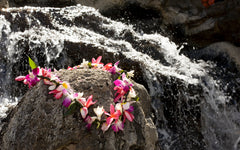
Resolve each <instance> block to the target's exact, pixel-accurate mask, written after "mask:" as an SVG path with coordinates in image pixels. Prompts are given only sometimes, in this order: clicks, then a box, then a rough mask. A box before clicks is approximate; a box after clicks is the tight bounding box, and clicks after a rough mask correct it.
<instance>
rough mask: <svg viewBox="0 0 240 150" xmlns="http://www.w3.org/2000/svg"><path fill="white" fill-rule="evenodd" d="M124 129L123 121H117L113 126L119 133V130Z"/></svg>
mask: <svg viewBox="0 0 240 150" xmlns="http://www.w3.org/2000/svg"><path fill="white" fill-rule="evenodd" d="M123 128H124V123H123V122H122V121H121V120H118V121H116V122H115V123H114V124H113V125H112V129H113V131H115V132H118V131H119V130H122V131H123Z"/></svg>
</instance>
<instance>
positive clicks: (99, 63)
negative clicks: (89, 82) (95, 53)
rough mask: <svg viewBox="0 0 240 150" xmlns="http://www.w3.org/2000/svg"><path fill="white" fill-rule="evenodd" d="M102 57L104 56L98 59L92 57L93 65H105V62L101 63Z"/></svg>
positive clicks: (96, 66) (99, 66)
mask: <svg viewBox="0 0 240 150" xmlns="http://www.w3.org/2000/svg"><path fill="white" fill-rule="evenodd" d="M101 59H102V56H99V57H98V58H97V60H95V58H92V66H93V67H94V68H101V67H103V65H104V64H103V63H101Z"/></svg>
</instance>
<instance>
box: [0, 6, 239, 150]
mask: <svg viewBox="0 0 240 150" xmlns="http://www.w3.org/2000/svg"><path fill="white" fill-rule="evenodd" d="M0 30H1V33H0V36H1V43H0V48H1V51H0V52H1V55H0V58H1V60H0V62H1V64H0V77H1V78H0V83H1V87H0V98H1V100H0V102H1V107H0V115H1V116H0V117H1V118H3V117H5V116H6V114H5V113H6V111H7V108H8V107H10V106H11V105H12V104H13V105H15V104H16V103H17V101H18V98H17V97H21V96H22V95H23V94H24V92H25V91H26V90H27V88H25V89H22V85H21V88H19V87H20V86H19V85H18V83H16V82H15V81H14V78H15V77H16V76H18V75H21V74H22V75H24V74H26V72H27V70H28V69H29V68H28V63H27V57H26V56H27V55H29V56H31V57H32V59H34V60H35V61H36V62H37V63H38V64H39V65H40V66H47V67H51V68H57V69H59V68H66V67H67V66H68V65H69V66H73V65H77V64H80V62H81V61H82V59H83V58H86V59H89V60H90V58H92V57H97V56H98V55H103V58H104V60H103V61H105V62H107V61H109V60H111V62H114V61H115V62H116V61H117V60H118V59H120V61H121V63H120V64H122V66H121V67H122V68H124V69H134V70H135V71H136V77H135V80H136V81H137V82H139V83H142V84H144V85H145V86H146V88H147V89H148V90H149V93H150V95H151V97H152V108H153V116H152V117H153V118H154V120H155V124H156V126H157V128H158V133H159V143H158V146H159V147H160V148H161V149H163V150H164V149H166V150H168V149H169V150H170V149H171V150H172V149H209V150H212V149H213V150H215V149H237V148H238V142H239V141H240V140H239V139H240V138H239V136H240V129H239V127H240V125H239V124H240V120H239V116H240V114H239V110H238V108H237V107H236V106H235V105H233V104H229V102H230V101H231V100H232V99H233V98H232V96H231V94H230V95H228V94H227V93H225V91H226V90H225V89H224V87H223V86H222V84H221V83H222V81H220V80H218V79H217V78H215V77H216V76H214V75H211V73H209V72H211V71H213V70H214V63H212V62H208V61H204V60H200V59H199V60H195V61H194V60H193V59H192V60H191V59H190V58H188V57H186V56H184V55H181V54H179V51H180V50H179V49H177V45H175V44H174V43H172V42H170V41H169V39H168V38H166V37H163V36H162V35H160V34H157V33H155V34H144V33H138V32H135V31H134V30H133V28H132V26H128V25H125V24H123V23H121V22H117V21H113V20H111V19H109V18H107V17H104V16H102V15H101V14H100V13H99V12H98V11H97V10H95V9H93V8H90V7H85V6H81V5H78V6H72V7H65V8H39V7H24V8H9V9H5V10H3V11H2V12H1V13H0ZM236 81H237V80H236ZM218 82H220V83H218ZM239 82H240V81H239V80H238V82H237V83H239ZM237 85H239V84H236V85H234V87H237ZM237 88H239V86H238V87H237ZM236 92H238V89H237V90H236V91H235V92H232V94H236ZM225 136H226V137H225Z"/></svg>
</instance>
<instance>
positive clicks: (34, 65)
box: [28, 57, 37, 70]
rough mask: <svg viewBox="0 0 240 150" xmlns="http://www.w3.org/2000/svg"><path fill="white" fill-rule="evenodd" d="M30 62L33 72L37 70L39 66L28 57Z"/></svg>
mask: <svg viewBox="0 0 240 150" xmlns="http://www.w3.org/2000/svg"><path fill="white" fill-rule="evenodd" d="M28 61H29V65H30V67H31V68H32V70H33V69H35V68H37V65H36V64H35V62H34V61H33V60H32V59H31V58H30V57H28Z"/></svg>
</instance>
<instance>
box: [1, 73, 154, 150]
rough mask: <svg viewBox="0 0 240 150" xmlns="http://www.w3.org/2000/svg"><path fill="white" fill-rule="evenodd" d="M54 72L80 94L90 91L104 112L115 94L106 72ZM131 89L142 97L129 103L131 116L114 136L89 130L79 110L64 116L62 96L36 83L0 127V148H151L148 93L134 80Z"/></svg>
mask: <svg viewBox="0 0 240 150" xmlns="http://www.w3.org/2000/svg"><path fill="white" fill-rule="evenodd" d="M58 74H59V76H60V78H61V79H62V80H63V81H67V82H69V83H70V85H71V87H72V88H73V89H74V90H76V91H83V92H84V96H89V95H90V94H93V97H94V100H98V104H99V105H103V106H104V108H105V109H106V110H109V105H110V103H112V102H113V95H114V93H113V92H114V91H113V87H114V85H113V77H112V76H111V74H110V73H108V72H105V71H101V70H91V69H86V70H72V71H66V70H61V71H60V72H59V73H58ZM134 88H135V89H136V91H137V93H138V94H139V96H141V97H140V103H139V102H137V103H135V104H134V108H135V110H134V116H135V120H134V122H132V123H131V122H127V123H126V124H125V127H124V131H123V132H119V133H116V134H114V132H113V131H112V130H108V131H107V132H105V133H103V132H102V131H101V130H100V129H96V126H95V125H94V126H92V128H91V130H90V131H88V130H86V127H85V125H86V124H85V122H84V121H83V120H82V119H80V118H81V117H80V113H79V112H76V113H74V114H73V115H70V116H65V117H64V112H65V111H66V108H64V107H63V106H62V100H56V99H54V98H53V96H52V95H49V94H48V88H47V86H46V85H44V84H43V82H40V83H39V84H38V85H37V86H35V87H34V88H32V89H31V90H29V91H28V92H27V93H26V94H25V95H24V97H23V98H22V100H21V101H20V103H19V104H18V105H17V107H16V108H14V109H13V111H12V112H11V114H10V115H9V116H8V119H6V124H5V126H4V127H3V130H2V131H1V149H2V150H7V149H15V150H22V149H26V150H30V149H35V150H38V149H39V150H42V149H45V150H66V149H69V150H81V149H82V150H83V149H84V150H87V149H89V150H91V149H92V150H94V149H106V150H107V149H108V150H114V149H115V150H117V149H119V150H120V149H148V150H154V149H155V143H156V141H157V131H156V127H155V126H154V124H153V122H152V120H151V119H150V118H149V111H150V110H149V109H150V97H149V95H148V93H147V91H146V89H145V88H144V87H143V86H142V85H139V84H134ZM146 114H148V115H146Z"/></svg>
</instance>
